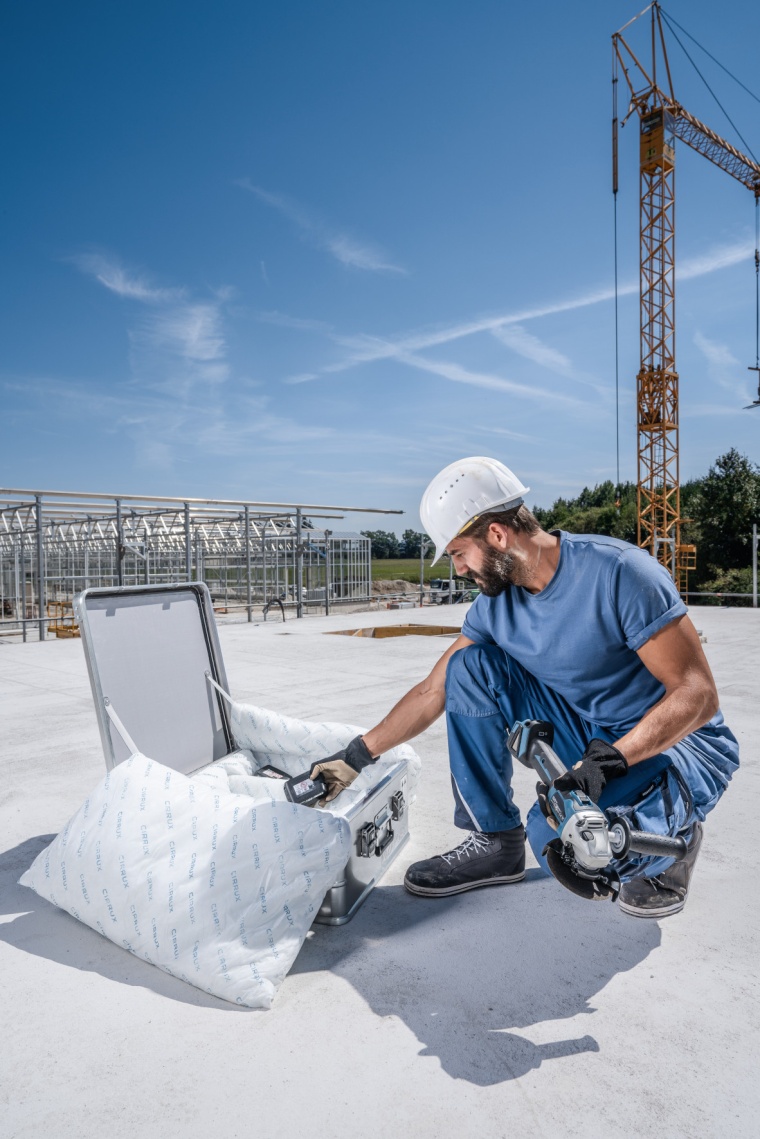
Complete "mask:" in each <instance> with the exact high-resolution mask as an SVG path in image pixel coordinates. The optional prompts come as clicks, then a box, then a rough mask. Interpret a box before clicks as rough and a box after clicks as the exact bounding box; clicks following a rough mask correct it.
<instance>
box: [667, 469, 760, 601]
mask: <svg viewBox="0 0 760 1139" xmlns="http://www.w3.org/2000/svg"><path fill="white" fill-rule="evenodd" d="M684 499H685V504H684V506H682V511H683V512H684V513H686V511H687V510H688V514H689V515H690V516H691V517H693V519H694V528H695V534H694V536H695V540H696V542H697V578H698V580H699V581H705V580H707V579H708V578H715V577H716V574H717V572H718V571H721V570H722V571H725V570H733V569H737V570H741V569H746V567H747V566H749V565H750V563H751V560H752V524H753V522H755V523H756V522H760V468H759V467H758V466H757V464H756V463H753V462H752V461H751V460H750V459H748V458H747V457H746V455H741V454H740V453H739V452H738V451H737V450H736V448H735V447H732V448H731V450H730V451H727V452H726V454H725V455H721V456H720V458H718V459H716V461H715V465H714V466H712V467H710V470H709V471H708V472H707V475H706V476H705V477H704V478H703V479H700V480H699V481H698V483H697V485H693V484H690V485H689V490H688V492H687V494H686V495H684Z"/></svg>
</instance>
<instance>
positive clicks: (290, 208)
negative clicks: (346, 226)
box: [236, 178, 406, 274]
mask: <svg viewBox="0 0 760 1139" xmlns="http://www.w3.org/2000/svg"><path fill="white" fill-rule="evenodd" d="M236 185H238V186H240V187H241V188H242V189H243V190H247V191H248V192H249V193H250V194H254V195H255V196H256V197H257V198H258V199H259V201H260V202H263V203H264V204H265V205H267V206H270V207H271V208H272V209H273V210H277V212H278V213H280V214H282V216H283V217H285V218H287V219H288V221H289V222H291V223H292V224H293V225H294V226H295V227H296V229H297V230H298V232H299V234H300V236H301V237H302V238H303V239H304V240H306V241H308V242H309V244H310V245H313V246H314V247H315V248H317V249H322V250H325V251H326V252H327V253H330V254H331V255H332V256H333V257H334V258H335V259H336V260H337V261H339V262H340V263H341V265H345V266H346V267H347V268H349V269H365V270H368V271H369V272H373V273H403V274H405V273H406V269H404V268H402V267H401V266H400V265H394V264H393V262H392V261H389V260H388V257H387V255H386V254H385V253H384V252H383V251H382V250H381V249H379V248H378V247H377V246H375V245H372V244H370V243H368V242H366V241H360V240H358V239H357V238H355V237H353V236H351V234H348V233H345V232H340V231H336V230H333V229H331V228H330V226H328V225H327V224H326V223H325V222H324V221H322V219H321V218H319V217H318V216H317V215H316V214H315V213H313V212H312V211H311V210H308V209H307V208H306V207H305V206H303V205H301V203H300V202H297V201H296V200H295V199H294V198H291V197H289V196H288V195H286V194H276V193H272V191H271V190H265V189H264V188H263V187H262V186H256V185H255V184H254V183H253V182H251V181H250V179H248V178H241V179H238V180H237V182H236Z"/></svg>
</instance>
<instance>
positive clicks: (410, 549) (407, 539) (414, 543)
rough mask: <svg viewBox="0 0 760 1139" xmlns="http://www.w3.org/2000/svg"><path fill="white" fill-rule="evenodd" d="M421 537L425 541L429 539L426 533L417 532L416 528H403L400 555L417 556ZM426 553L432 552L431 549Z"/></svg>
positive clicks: (405, 556)
mask: <svg viewBox="0 0 760 1139" xmlns="http://www.w3.org/2000/svg"><path fill="white" fill-rule="evenodd" d="M423 538H424V539H425V540H426V541H427V542H429V541H430V539H429V538H428V536H427V534H419V533H418V532H417V531H416V530H404V534H403V537H402V539H401V550H402V552H401V555H400V556H401V557H403V558H418V557H419V556H420V542H421V541H422V539H423ZM428 553H429V554H430V553H432V550H428Z"/></svg>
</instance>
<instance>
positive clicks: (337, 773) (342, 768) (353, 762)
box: [309, 736, 377, 807]
mask: <svg viewBox="0 0 760 1139" xmlns="http://www.w3.org/2000/svg"><path fill="white" fill-rule="evenodd" d="M376 759H377V756H373V755H371V754H370V752H369V750H368V749H367V745H366V744H365V743H364V740H363V739H362V737H361V736H356V738H355V739H353V740H351V743H350V744H348V746H347V747H345V748H344V749H343V751H337V752H336V753H335V755H331V756H329V757H328V758H327V759H324V760H322V762H321V763H315V764H314V766H313V767H312V769H311V771H310V772H309V778H310V779H317V778H319V779H323V780H324V781H325V784H326V786H327V794H326V795H325V796H324V797H323V798H322V799H320V800H319V802H318V803H317V806H318V807H324V805H325V803H329V802H330V801H331V800H332V799H334V798H335V797H336V796H337V795H340V793H341V791H345V789H346V788H347V787H350V786H351V784H352V783H353V781H354V780H355V779H356V777H357V775H358V774H359V772H360V771H362V770H363V769H364V768H365V767H368V766H369V764H370V763H374V762H375V760H376Z"/></svg>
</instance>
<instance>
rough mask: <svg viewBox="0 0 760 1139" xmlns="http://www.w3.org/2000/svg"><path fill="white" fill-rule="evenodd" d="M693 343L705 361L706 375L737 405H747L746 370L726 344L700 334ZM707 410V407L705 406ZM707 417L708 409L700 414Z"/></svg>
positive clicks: (748, 385) (748, 397)
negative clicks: (731, 397)
mask: <svg viewBox="0 0 760 1139" xmlns="http://www.w3.org/2000/svg"><path fill="white" fill-rule="evenodd" d="M694 343H695V344H696V346H697V348H698V349H699V351H700V352H701V353H702V355H703V356H704V358H705V360H706V361H707V374H708V375H709V377H710V379H711V380H713V381H714V382H715V383H716V384H718V385H719V386H720V387H722V388H724V389H725V390H726V391H728V392H731V394H732V396H733V397H734V398H735V399H736V401H737V404H738V405H742V406H743V405H745V404H748V403H749V402H750V401H751V399H752V398H753V397H752V396H750V394H749V392H750V384H749V383H748V382H747V369H746V366H742V364H741V363H740V361H739V360H737V358H736V356H734V354H733V352H732V351H731V350H730V348H729V347H728V346H727V345H726V344H720V343H719V342H718V341H717V340H710V339H709V338H708V337H707V336H705V335H704V333H702V332H697V333H696V334H695V336H694ZM705 407H706V408H707V405H705ZM701 414H704V415H708V414H709V409H707V410H705V411H703V412H701Z"/></svg>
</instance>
